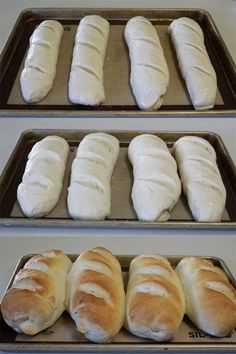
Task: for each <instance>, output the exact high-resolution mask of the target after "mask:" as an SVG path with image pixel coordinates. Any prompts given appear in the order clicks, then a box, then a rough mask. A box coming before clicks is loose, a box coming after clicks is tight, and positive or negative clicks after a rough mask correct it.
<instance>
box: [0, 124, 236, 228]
mask: <svg viewBox="0 0 236 354" xmlns="http://www.w3.org/2000/svg"><path fill="white" fill-rule="evenodd" d="M90 132H91V131H79V130H37V129H36V130H32V131H28V132H24V133H23V134H22V136H21V138H20V140H19V142H18V144H17V146H16V148H15V150H14V152H13V153H12V156H11V158H10V160H9V163H8V165H7V166H6V168H5V170H4V172H3V174H2V178H1V179H0V192H1V193H0V225H5V226H12V225H17V226H40V227H49V226H61V227H106V228H107V227H118V228H120V227H138V228H140V227H145V228H151V227H154V228H184V227H190V228H235V226H236V189H235V187H236V169H235V166H234V164H233V162H232V160H231V158H230V156H229V154H228V152H227V150H226V148H225V146H224V144H223V142H222V141H221V139H220V137H219V136H217V135H216V134H214V133H208V132H145V133H150V134H154V135H157V136H159V137H160V138H162V139H163V140H164V141H165V142H166V143H167V145H168V147H169V149H170V151H171V149H172V146H173V144H174V142H175V141H176V140H177V139H179V138H180V137H181V136H184V135H197V136H200V137H203V138H205V139H207V140H208V141H209V142H210V143H211V144H212V146H213V147H214V148H215V150H216V153H217V158H218V166H219V169H220V172H221V175H222V178H223V181H224V184H225V187H226V190H227V202H226V208H225V210H224V213H223V218H222V222H220V223H200V222H196V221H194V220H193V218H192V215H191V212H190V209H189V207H188V205H187V201H186V198H185V196H184V195H183V194H182V195H181V198H180V199H179V201H178V203H177V204H176V206H175V207H174V209H173V210H172V212H171V216H170V219H169V221H167V222H142V221H138V220H137V217H136V214H135V211H134V209H133V206H132V200H131V189H132V184H133V172H132V166H131V164H130V162H129V161H128V156H127V149H128V144H129V142H130V141H131V140H132V139H133V138H134V137H135V136H137V135H139V134H142V133H143V132H138V131H133V132H128V131H109V132H108V133H110V134H112V135H114V136H116V137H117V138H118V139H119V142H120V153H119V157H118V161H117V164H116V166H115V168H114V172H113V175H112V179H111V191H112V193H111V195H112V199H111V214H110V216H109V218H108V219H107V220H105V221H80V220H72V219H70V217H69V214H68V210H67V189H68V186H69V183H70V170H71V163H72V160H73V158H74V156H75V151H76V149H77V147H78V144H79V142H80V141H81V140H82V138H83V137H84V136H85V135H86V134H88V133H90ZM47 135H59V136H62V137H63V138H65V139H66V140H67V141H68V143H69V145H70V155H69V159H68V162H67V167H66V173H65V177H64V181H63V190H62V193H61V196H60V199H59V202H58V204H57V205H56V207H55V208H54V209H53V211H52V212H51V213H50V214H49V215H48V216H47V217H45V218H41V219H30V218H26V217H25V216H24V215H23V213H22V211H21V209H20V207H19V204H18V202H17V199H16V190H17V186H18V185H19V184H20V182H21V179H22V175H23V172H24V169H25V164H26V161H27V156H28V153H29V151H30V150H31V148H32V146H33V144H34V143H35V142H36V141H38V140H41V139H42V138H44V137H45V136H47Z"/></svg>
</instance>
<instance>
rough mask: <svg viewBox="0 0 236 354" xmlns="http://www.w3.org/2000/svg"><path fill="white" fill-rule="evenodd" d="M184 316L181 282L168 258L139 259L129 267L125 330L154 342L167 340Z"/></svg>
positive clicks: (150, 257)
mask: <svg viewBox="0 0 236 354" xmlns="http://www.w3.org/2000/svg"><path fill="white" fill-rule="evenodd" d="M184 312H185V299H184V294H183V290H182V287H181V284H180V281H179V279H178V277H177V275H176V273H175V272H174V270H173V269H172V268H171V265H170V263H169V261H168V260H167V258H165V257H163V256H160V255H158V254H151V255H141V256H138V257H136V258H134V259H133V260H132V262H131V264H130V269H129V280H128V286H127V292H126V306H125V328H126V329H127V330H128V331H130V332H131V333H133V334H134V335H136V336H139V337H144V338H150V339H153V340H155V341H157V342H161V341H167V340H170V339H171V338H172V337H173V336H174V334H175V333H176V331H177V330H178V328H179V326H180V324H181V322H182V319H183V316H184Z"/></svg>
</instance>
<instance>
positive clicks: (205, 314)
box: [176, 257, 236, 337]
mask: <svg viewBox="0 0 236 354" xmlns="http://www.w3.org/2000/svg"><path fill="white" fill-rule="evenodd" d="M176 272H177V274H178V275H179V277H180V280H181V282H182V285H183V289H184V294H185V297H186V314H187V315H188V317H189V318H190V319H191V321H193V323H194V324H195V325H196V326H198V327H199V328H200V329H202V330H203V331H205V332H207V333H209V334H211V335H213V336H217V337H222V336H225V335H227V334H228V333H229V332H230V330H231V329H233V328H234V327H236V291H235V289H234V288H233V286H232V285H231V284H230V283H229V280H228V278H227V276H226V274H225V273H224V272H223V270H222V269H220V268H219V267H216V266H214V265H213V264H212V262H211V261H209V260H206V259H202V258H200V257H185V258H183V259H182V260H181V261H180V262H179V264H178V266H177V267H176Z"/></svg>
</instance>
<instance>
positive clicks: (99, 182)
mask: <svg viewBox="0 0 236 354" xmlns="http://www.w3.org/2000/svg"><path fill="white" fill-rule="evenodd" d="M118 154H119V141H118V140H117V139H116V138H115V137H114V136H112V135H109V134H106V133H92V134H88V135H86V137H85V138H84V139H83V140H82V141H81V143H80V145H79V147H78V149H77V152H76V158H75V159H74V161H73V164H72V170H71V180H70V187H69V192H68V209H69V214H70V216H71V217H72V218H74V219H87V220H88V219H92V220H102V219H104V218H105V217H106V216H108V215H109V214H110V209H111V186H110V179H111V176H112V172H113V168H114V166H115V163H116V160H117V157H118Z"/></svg>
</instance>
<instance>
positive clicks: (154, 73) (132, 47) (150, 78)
mask: <svg viewBox="0 0 236 354" xmlns="http://www.w3.org/2000/svg"><path fill="white" fill-rule="evenodd" d="M125 39H126V42H127V44H128V47H129V54H130V61H131V76H130V83H131V86H132V89H133V93H134V96H135V99H136V101H137V104H138V106H139V108H140V109H142V110H145V111H155V110H157V109H158V108H159V107H160V106H161V104H162V101H163V96H164V95H165V93H166V90H167V87H168V84H169V70H168V67H167V63H166V60H165V57H164V53H163V49H162V46H161V43H160V40H159V37H158V34H157V32H156V30H155V27H154V26H153V25H152V24H151V22H150V21H149V20H147V19H146V18H145V17H142V16H137V17H133V18H132V19H131V20H129V21H128V23H127V25H126V27H125Z"/></svg>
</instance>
